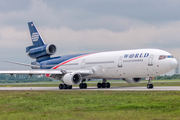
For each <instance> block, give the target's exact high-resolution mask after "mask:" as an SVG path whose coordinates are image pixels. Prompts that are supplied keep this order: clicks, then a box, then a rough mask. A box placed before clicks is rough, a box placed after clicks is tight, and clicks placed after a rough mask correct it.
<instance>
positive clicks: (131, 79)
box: [123, 78, 141, 83]
mask: <svg viewBox="0 0 180 120" xmlns="http://www.w3.org/2000/svg"><path fill="white" fill-rule="evenodd" d="M123 80H125V81H126V82H127V83H138V82H140V81H141V78H124V79H123Z"/></svg>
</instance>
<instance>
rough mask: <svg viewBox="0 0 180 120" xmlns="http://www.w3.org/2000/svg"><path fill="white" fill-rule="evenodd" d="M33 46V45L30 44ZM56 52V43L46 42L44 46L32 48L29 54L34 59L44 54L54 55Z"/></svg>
mask: <svg viewBox="0 0 180 120" xmlns="http://www.w3.org/2000/svg"><path fill="white" fill-rule="evenodd" d="M30 47H31V46H30ZM55 52H56V46H55V45H54V44H46V45H44V46H40V47H35V48H31V49H30V50H29V51H28V53H27V55H28V56H30V57H31V58H33V59H35V58H36V59H37V58H40V57H44V56H50V55H53V54H54V53H55Z"/></svg>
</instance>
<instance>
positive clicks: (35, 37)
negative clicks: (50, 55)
mask: <svg viewBox="0 0 180 120" xmlns="http://www.w3.org/2000/svg"><path fill="white" fill-rule="evenodd" d="M28 26H29V31H30V35H31V40H32V43H33V47H39V46H43V45H45V43H44V41H43V39H42V37H41V35H40V34H39V32H38V30H37V28H36V26H35V24H34V23H33V22H28Z"/></svg>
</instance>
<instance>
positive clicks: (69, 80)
mask: <svg viewBox="0 0 180 120" xmlns="http://www.w3.org/2000/svg"><path fill="white" fill-rule="evenodd" d="M62 81H63V82H64V83H65V84H67V85H78V84H80V83H81V81H82V77H81V75H80V74H79V73H67V74H65V75H64V77H63V78H62Z"/></svg>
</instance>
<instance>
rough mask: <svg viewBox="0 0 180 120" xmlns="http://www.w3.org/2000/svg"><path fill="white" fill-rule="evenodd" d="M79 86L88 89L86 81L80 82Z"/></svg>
mask: <svg viewBox="0 0 180 120" xmlns="http://www.w3.org/2000/svg"><path fill="white" fill-rule="evenodd" d="M79 88H80V89H86V88H87V84H86V83H80V84H79Z"/></svg>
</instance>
